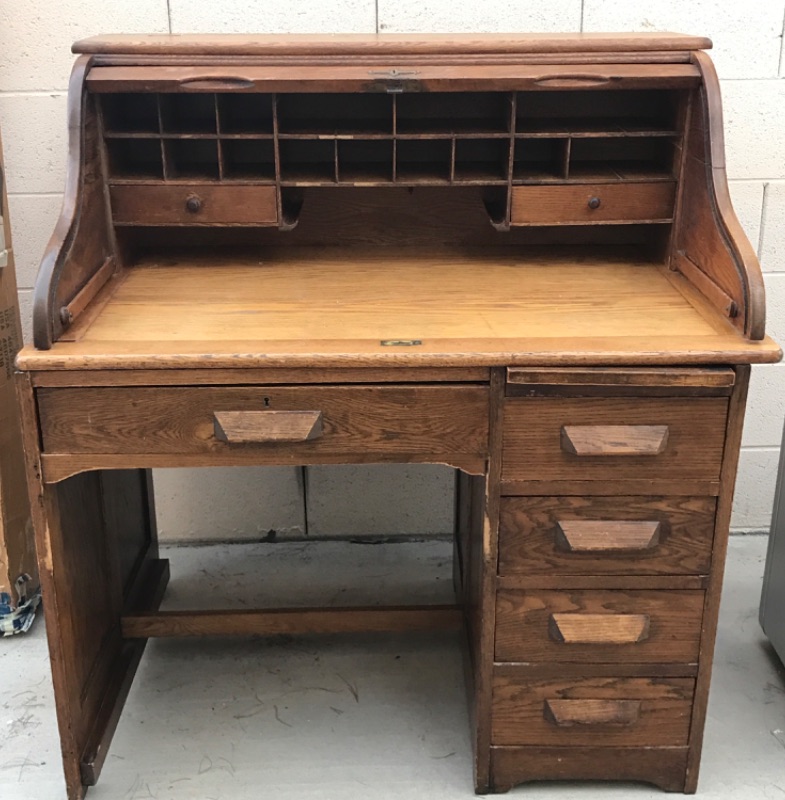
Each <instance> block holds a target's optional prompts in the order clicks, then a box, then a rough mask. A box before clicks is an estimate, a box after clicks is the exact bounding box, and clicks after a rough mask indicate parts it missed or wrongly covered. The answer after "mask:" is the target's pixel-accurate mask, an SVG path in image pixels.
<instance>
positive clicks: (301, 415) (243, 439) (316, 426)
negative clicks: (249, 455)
mask: <svg viewBox="0 0 785 800" xmlns="http://www.w3.org/2000/svg"><path fill="white" fill-rule="evenodd" d="M213 417H214V426H215V438H216V439H219V440H220V441H222V442H226V443H227V444H265V443H275V442H310V441H313V440H314V439H318V438H319V437H320V436H321V435H322V412H321V411H216V412H214V414H213Z"/></svg>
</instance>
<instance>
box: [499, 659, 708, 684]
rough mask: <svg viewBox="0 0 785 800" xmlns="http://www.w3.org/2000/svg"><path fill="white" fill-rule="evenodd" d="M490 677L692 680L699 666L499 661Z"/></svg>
mask: <svg viewBox="0 0 785 800" xmlns="http://www.w3.org/2000/svg"><path fill="white" fill-rule="evenodd" d="M493 674H494V676H496V677H497V678H503V679H504V680H505V681H506V682H510V683H520V682H523V683H528V682H531V681H546V682H547V681H560V680H562V679H565V680H566V679H568V678H569V679H571V680H572V681H573V682H574V681H575V679H578V680H583V679H584V678H619V677H624V678H690V677H692V678H694V677H695V676H696V675H697V674H698V665H697V664H696V663H695V662H692V663H689V664H622V665H620V664H596V663H589V662H586V663H576V664H571V663H569V662H565V663H560V664H550V663H548V662H536V663H532V662H515V661H498V662H496V663H495V664H494V668H493Z"/></svg>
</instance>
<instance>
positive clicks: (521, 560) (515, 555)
mask: <svg viewBox="0 0 785 800" xmlns="http://www.w3.org/2000/svg"><path fill="white" fill-rule="evenodd" d="M715 509H716V500H715V498H713V497H637V496H621V497H618V496H617V497H526V498H523V497H515V498H513V497H505V498H504V499H503V500H502V506H501V515H500V520H499V526H500V530H499V574H500V575H514V574H523V575H553V574H556V575H689V574H694V575H705V574H707V573H708V571H709V567H710V565H711V547H712V539H713V536H714V512H715ZM624 521H626V522H627V523H633V524H634V523H636V522H637V523H641V522H643V523H645V524H647V525H648V524H651V523H652V522H653V523H654V524H655V525H656V526H657V538H656V541H654V542H653V543H652V541H651V539H649V540H648V542H647V545H646V546H645V547H641V546H639V543H638V542H637V541H636V542H633V543H632V546H629V543H628V542H625V541H624V540H623V539H620V538H619V536H618V535H614V530H615V529H614V527H613V526H614V522H615V523H616V525H620V524H624ZM579 524H584V525H585V524H591V525H592V526H598V527H599V529H600V530H599V531H597V529H596V528H593V529H592V533H593V534H594V536H595V538H596V537H597V536H601V535H602V536H603V538H601V539H600V544H599V545H595V546H594V547H587V548H585V549H581V548H580V547H578V548H576V547H575V545H574V536H573V537H571V536H570V530H571V528H570V526H571V525H572V526H574V525H579ZM606 531H607V534H606V533H605V532H606ZM647 532H648V528H647ZM563 538H566V539H567V540H568V541H573V546H572V547H569V546H565V545H564V544H563V543H562V540H563Z"/></svg>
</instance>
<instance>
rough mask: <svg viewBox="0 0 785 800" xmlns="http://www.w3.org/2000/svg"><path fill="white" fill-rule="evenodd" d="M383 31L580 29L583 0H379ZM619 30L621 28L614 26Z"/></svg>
mask: <svg viewBox="0 0 785 800" xmlns="http://www.w3.org/2000/svg"><path fill="white" fill-rule="evenodd" d="M378 2H379V32H380V33H413V32H416V33H429V32H434V33H435V32H438V33H453V32H461V31H465V32H468V33H474V32H484V33H489V32H509V31H524V32H531V33H537V32H544V31H552V32H553V31H579V30H580V29H581V0H525V1H523V2H522V1H521V0H519V1H518V2H510V0H486V2H483V3H477V2H471V0H463V2H461V1H460V0H378ZM614 30H618V28H614Z"/></svg>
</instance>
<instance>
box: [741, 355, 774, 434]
mask: <svg viewBox="0 0 785 800" xmlns="http://www.w3.org/2000/svg"><path fill="white" fill-rule="evenodd" d="M784 422H785V364H758V365H756V366H754V367H753V368H752V378H751V380H750V390H749V396H748V397H747V413H746V416H745V418H744V435H743V437H742V446H746V447H779V446H780V442H781V440H782V426H783V423H784Z"/></svg>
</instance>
